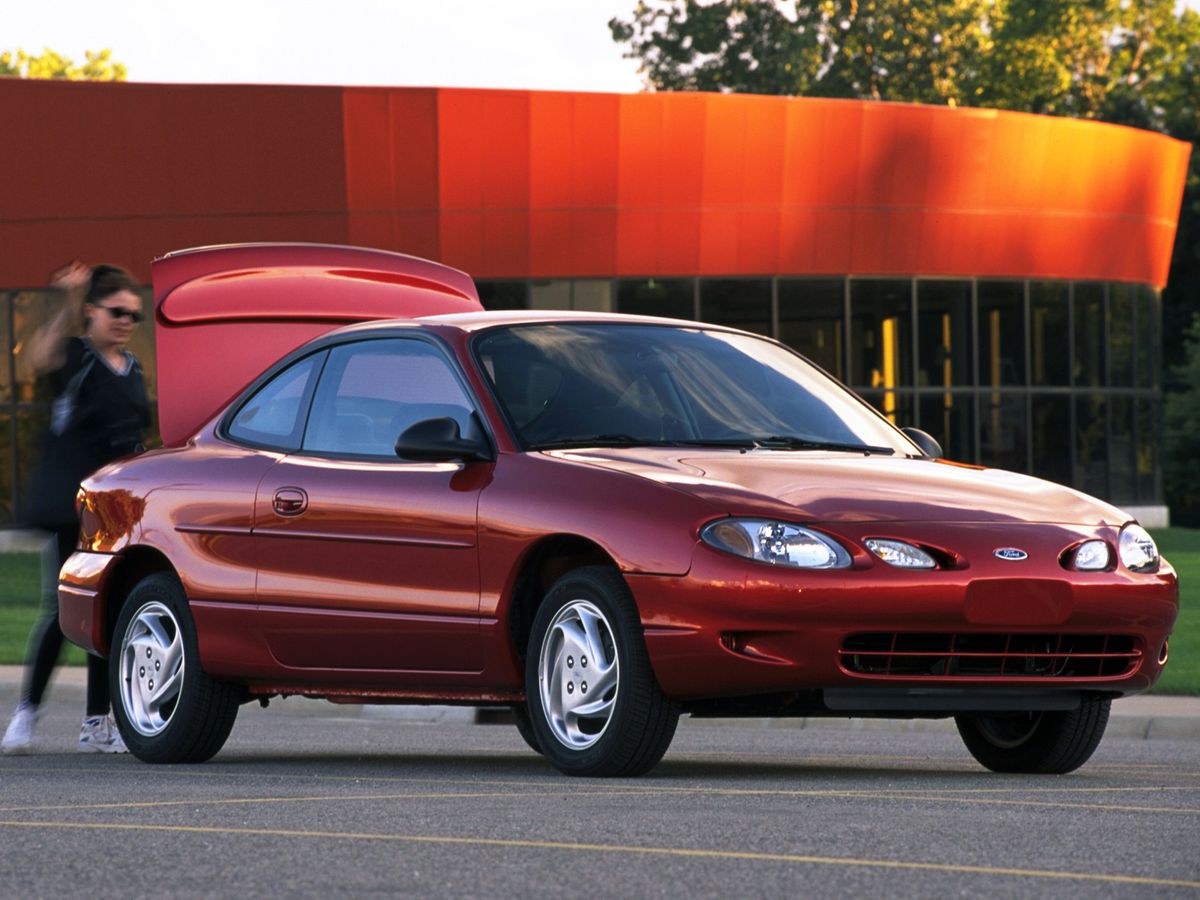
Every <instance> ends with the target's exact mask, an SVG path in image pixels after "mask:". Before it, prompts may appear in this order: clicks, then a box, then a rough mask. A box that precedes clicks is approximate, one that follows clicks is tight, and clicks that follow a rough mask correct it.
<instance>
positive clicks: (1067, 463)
mask: <svg viewBox="0 0 1200 900" xmlns="http://www.w3.org/2000/svg"><path fill="white" fill-rule="evenodd" d="M1032 403H1033V474H1034V475H1036V476H1038V477H1039V478H1048V479H1050V480H1051V481H1057V482H1058V483H1059V484H1070V483H1071V398H1070V397H1069V396H1066V395H1062V394H1034V395H1033V399H1032Z"/></svg>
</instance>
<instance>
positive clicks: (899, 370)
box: [849, 279, 912, 391]
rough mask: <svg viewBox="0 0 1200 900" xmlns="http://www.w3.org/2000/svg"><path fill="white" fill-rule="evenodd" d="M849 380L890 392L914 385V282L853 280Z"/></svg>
mask: <svg viewBox="0 0 1200 900" xmlns="http://www.w3.org/2000/svg"><path fill="white" fill-rule="evenodd" d="M849 373H850V383H851V384H852V385H854V386H855V387H863V388H874V389H876V390H884V391H890V390H894V389H896V388H899V387H907V386H909V385H911V384H912V282H911V281H874V280H860V279H851V281H850V366H849Z"/></svg>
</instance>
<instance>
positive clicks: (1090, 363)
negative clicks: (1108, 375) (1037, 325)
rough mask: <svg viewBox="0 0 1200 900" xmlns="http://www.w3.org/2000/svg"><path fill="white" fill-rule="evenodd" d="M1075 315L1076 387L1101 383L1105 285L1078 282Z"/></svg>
mask: <svg viewBox="0 0 1200 900" xmlns="http://www.w3.org/2000/svg"><path fill="white" fill-rule="evenodd" d="M1072 305H1073V307H1074V310H1075V312H1074V315H1075V359H1074V367H1073V368H1074V372H1075V387H1090V388H1097V387H1102V386H1103V385H1104V384H1105V374H1104V285H1102V284H1091V283H1077V284H1075V285H1074V300H1073V302H1072Z"/></svg>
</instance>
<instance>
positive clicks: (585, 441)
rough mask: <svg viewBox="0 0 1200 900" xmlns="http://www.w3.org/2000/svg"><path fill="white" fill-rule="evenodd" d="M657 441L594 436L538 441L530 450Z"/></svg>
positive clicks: (612, 435)
mask: <svg viewBox="0 0 1200 900" xmlns="http://www.w3.org/2000/svg"><path fill="white" fill-rule="evenodd" d="M653 443H656V442H655V441H652V440H649V439H646V438H637V437H634V436H633V435H632V434H592V435H580V436H579V437H566V438H558V439H557V440H553V441H538V442H537V443H536V444H530V445H529V449H530V450H562V449H565V448H568V447H631V446H634V445H645V444H653Z"/></svg>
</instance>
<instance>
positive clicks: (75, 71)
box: [0, 48, 127, 81]
mask: <svg viewBox="0 0 1200 900" xmlns="http://www.w3.org/2000/svg"><path fill="white" fill-rule="evenodd" d="M85 57H86V58H85V61H84V63H83V64H82V65H76V64H75V61H74V60H72V59H71V58H70V57H69V56H63V55H62V54H61V53H58V52H56V51H54V50H50V49H44V50H42V52H41V54H40V55H38V56H34V55H32V54H29V53H26V52H25V51H24V50H21V49H20V48H18V49H16V50H6V51H4V52H3V53H0V75H9V76H16V77H17V78H63V79H66V80H68V81H124V80H125V76H126V74H127V72H126V69H125V65H124V64H123V63H119V62H117V61H116V60H114V59H113V58H112V51H111V50H95V51H93V50H87V51H85Z"/></svg>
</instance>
